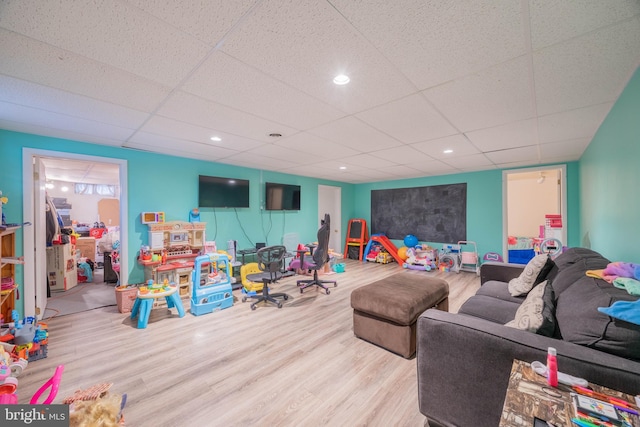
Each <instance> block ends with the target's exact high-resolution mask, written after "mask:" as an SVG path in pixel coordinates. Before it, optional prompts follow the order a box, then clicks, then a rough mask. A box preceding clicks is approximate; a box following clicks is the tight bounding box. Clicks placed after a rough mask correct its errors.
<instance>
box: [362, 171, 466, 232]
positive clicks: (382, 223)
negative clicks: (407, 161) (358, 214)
mask: <svg viewBox="0 0 640 427" xmlns="http://www.w3.org/2000/svg"><path fill="white" fill-rule="evenodd" d="M371 233H373V234H377V233H383V234H385V235H386V236H387V237H388V238H390V239H400V240H402V239H404V237H405V236H406V235H407V234H413V235H414V236H416V237H417V238H418V240H420V241H423V242H435V243H458V242H459V241H460V240H467V184H466V183H463V184H447V185H434V186H431V187H413V188H394V189H389V190H372V191H371Z"/></svg>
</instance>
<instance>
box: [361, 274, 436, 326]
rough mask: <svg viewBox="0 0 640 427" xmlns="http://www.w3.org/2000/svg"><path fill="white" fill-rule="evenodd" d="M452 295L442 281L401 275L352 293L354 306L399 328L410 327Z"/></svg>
mask: <svg viewBox="0 0 640 427" xmlns="http://www.w3.org/2000/svg"><path fill="white" fill-rule="evenodd" d="M448 295H449V284H448V283H447V282H445V281H444V280H442V279H436V278H432V277H423V276H418V275H416V274H410V273H398V274H395V275H393V276H390V277H388V278H386V279H382V280H379V281H377V282H373V283H371V284H369V285H365V286H362V287H360V288H358V289H356V290H354V291H353V292H352V293H351V307H352V308H353V309H354V310H358V311H362V312H364V313H367V314H371V315H374V316H376V317H379V318H382V319H386V320H389V321H391V322H394V323H397V324H399V325H411V324H412V323H414V322H415V321H416V319H417V318H418V316H420V315H421V314H422V313H423V312H424V311H425V310H426V309H428V308H431V307H434V306H435V305H436V304H438V303H439V302H440V301H442V300H443V299H445V298H447V297H448Z"/></svg>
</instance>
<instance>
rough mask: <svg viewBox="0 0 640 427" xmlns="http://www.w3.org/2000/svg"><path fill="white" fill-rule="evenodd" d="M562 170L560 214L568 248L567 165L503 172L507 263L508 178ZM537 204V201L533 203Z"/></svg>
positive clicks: (504, 230) (503, 208)
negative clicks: (514, 175)
mask: <svg viewBox="0 0 640 427" xmlns="http://www.w3.org/2000/svg"><path fill="white" fill-rule="evenodd" d="M549 170H560V195H559V197H560V200H559V202H560V211H561V212H560V214H561V215H562V244H563V245H565V246H567V244H568V242H567V165H564V164H563V165H551V166H540V167H535V168H522V169H509V170H503V171H502V253H503V257H504V260H505V261H508V259H509V245H508V242H507V241H508V238H509V231H508V220H507V218H508V206H509V203H508V202H509V201H508V191H507V189H508V187H507V184H508V178H509V175H510V174H517V173H526V172H544V171H549ZM532 203H535V200H533V201H532Z"/></svg>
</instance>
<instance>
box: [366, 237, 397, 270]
mask: <svg viewBox="0 0 640 427" xmlns="http://www.w3.org/2000/svg"><path fill="white" fill-rule="evenodd" d="M372 241H373V242H378V243H380V244H381V245H382V247H383V248H385V249H386V250H387V252H389V254H390V255H391V256H392V257H393V259H395V260H396V262H397V263H398V264H400V266H402V264H404V260H403V259H402V258H400V257H399V256H398V248H396V245H394V244H393V242H391V240H389V239H388V238H387V236H383V235H381V234H374V235H372V236H371V239H369V244H371V242H372ZM369 244H368V245H367V250H366V251H365V252H367V253H368V252H369ZM364 258H366V255H365V256H364V257H363V259H364Z"/></svg>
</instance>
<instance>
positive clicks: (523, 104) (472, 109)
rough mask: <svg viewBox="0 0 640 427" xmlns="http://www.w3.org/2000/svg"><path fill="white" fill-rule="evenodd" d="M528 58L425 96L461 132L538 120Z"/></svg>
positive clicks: (477, 74) (486, 70)
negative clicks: (513, 122)
mask: <svg viewBox="0 0 640 427" xmlns="http://www.w3.org/2000/svg"><path fill="white" fill-rule="evenodd" d="M528 68H529V60H528V58H527V57H524V56H523V57H520V58H518V59H515V60H512V61H508V62H505V63H502V64H500V65H497V66H495V67H491V68H488V69H485V70H482V71H480V72H478V73H475V74H473V75H471V76H468V77H465V78H461V79H458V80H454V81H452V82H449V83H445V84H443V85H440V86H437V87H435V88H432V89H428V90H426V91H424V92H423V93H424V94H425V95H426V96H427V98H428V99H429V100H430V101H431V102H432V103H433V105H434V106H435V107H436V108H437V109H438V110H439V111H440V112H442V114H444V116H445V117H446V118H447V119H449V121H450V122H451V123H453V125H454V126H456V127H457V128H458V129H459V130H461V131H462V132H468V131H471V130H475V129H483V128H486V127H491V126H497V125H501V124H505V123H509V122H512V121H517V120H524V119H529V118H532V117H534V116H535V109H534V102H533V93H532V91H531V82H530V81H529V78H528V76H529V71H528Z"/></svg>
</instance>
